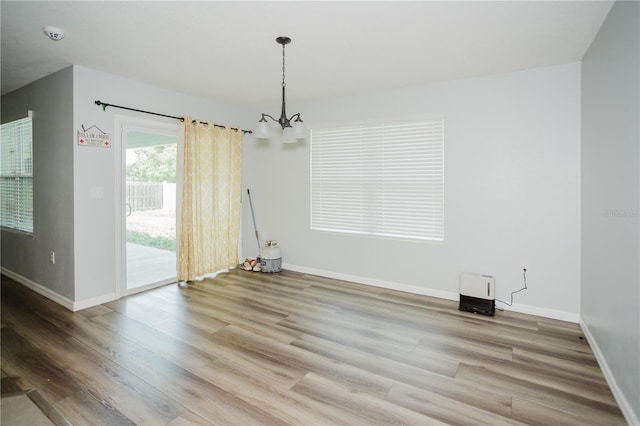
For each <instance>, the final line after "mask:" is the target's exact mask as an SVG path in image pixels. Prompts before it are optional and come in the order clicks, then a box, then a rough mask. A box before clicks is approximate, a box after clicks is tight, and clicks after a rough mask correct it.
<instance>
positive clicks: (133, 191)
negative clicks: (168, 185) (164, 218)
mask: <svg viewBox="0 0 640 426" xmlns="http://www.w3.org/2000/svg"><path fill="white" fill-rule="evenodd" d="M127 203H128V204H129V205H130V206H131V210H132V211H134V212H135V211H143V210H157V209H161V208H162V206H163V197H162V182H127Z"/></svg>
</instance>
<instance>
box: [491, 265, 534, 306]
mask: <svg viewBox="0 0 640 426" xmlns="http://www.w3.org/2000/svg"><path fill="white" fill-rule="evenodd" d="M522 279H523V281H524V287H522V288H521V289H520V290H516V291H512V292H511V303H507V302H505V301H502V300H500V299H496V302H500V303H504V304H505V305H507V306H512V305H513V295H514V294H516V293H520V292H521V291H525V290H527V269H526V268H523V269H522Z"/></svg>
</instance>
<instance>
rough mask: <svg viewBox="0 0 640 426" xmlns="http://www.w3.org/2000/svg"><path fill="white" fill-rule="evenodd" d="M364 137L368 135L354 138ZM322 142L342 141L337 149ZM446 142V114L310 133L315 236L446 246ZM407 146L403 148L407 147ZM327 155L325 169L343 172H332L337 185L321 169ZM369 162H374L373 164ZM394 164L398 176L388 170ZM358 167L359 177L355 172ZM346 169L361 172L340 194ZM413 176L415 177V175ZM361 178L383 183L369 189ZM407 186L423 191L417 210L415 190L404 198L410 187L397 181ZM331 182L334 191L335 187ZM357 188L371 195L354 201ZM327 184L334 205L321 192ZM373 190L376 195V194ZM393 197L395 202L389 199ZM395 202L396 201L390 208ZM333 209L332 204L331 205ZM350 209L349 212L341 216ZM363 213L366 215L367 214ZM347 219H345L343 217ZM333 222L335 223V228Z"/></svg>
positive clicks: (321, 128) (345, 125)
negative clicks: (351, 236)
mask: <svg viewBox="0 0 640 426" xmlns="http://www.w3.org/2000/svg"><path fill="white" fill-rule="evenodd" d="M401 131H402V132H405V131H406V132H407V133H406V136H401V135H402V134H400V132H401ZM332 132H333V133H332ZM340 132H342V133H340ZM358 132H360V133H361V134H360V135H358V136H353V134H357V133H358ZM385 132H386V134H385ZM392 132H396V133H397V134H394V133H392ZM416 132H417V136H416ZM421 132H422V133H421ZM403 134H404V133H403ZM318 137H320V138H323V139H325V138H328V139H331V138H332V137H333V138H334V139H335V140H332V141H330V143H333V144H335V145H336V147H333V148H332V147H329V148H327V147H320V148H319V147H318V143H319V144H321V145H322V144H323V143H324V144H326V143H327V142H326V141H323V140H321V141H320V142H319V140H318ZM403 138H404V139H403ZM444 139H445V117H444V115H437V116H422V117H419V118H414V119H402V120H399V119H390V120H382V121H376V122H370V121H369V122H366V121H363V122H357V123H335V124H327V125H322V126H316V127H314V128H313V129H312V130H311V138H310V144H311V147H310V166H309V167H310V176H309V181H310V182H309V183H310V228H311V230H314V231H323V232H337V233H342V234H355V235H361V236H369V237H378V238H393V239H402V240H412V241H425V242H433V243H443V242H444V231H445V230H444V225H445V223H444V166H445V164H444V149H445V146H444ZM337 140H339V141H338V142H337ZM385 144H386V146H385ZM400 144H403V145H402V147H400ZM405 144H408V145H405ZM347 146H348V147H350V149H351V154H349V153H348V150H349V148H347ZM405 146H408V147H409V150H407V151H404V150H403V149H401V148H404V147H405ZM358 149H360V151H359V154H358V155H359V157H358V155H356V154H354V153H356V152H358ZM374 149H375V150H379V151H380V152H381V154H380V157H381V159H378V158H376V159H374V160H371V158H369V157H371V155H370V154H369V151H370V150H374ZM414 149H416V150H415V151H414ZM341 151H342V152H343V153H345V155H347V156H353V157H354V159H351V157H349V158H348V159H343V158H342V157H340V152H341ZM332 155H333V157H332ZM321 156H325V157H327V158H329V160H330V162H329V163H326V164H325V166H324V169H330V168H331V167H332V166H333V168H334V169H336V168H337V169H339V172H334V171H331V170H329V172H327V173H328V174H329V176H330V175H331V173H335V179H334V180H333V182H330V179H331V176H330V177H329V178H328V177H327V176H326V175H323V173H324V172H325V171H324V170H320V169H322V168H323V166H322V162H321V160H320V159H319V158H320V157H321ZM416 156H419V157H416ZM370 161H372V162H371V163H370V164H368V163H369V162H370ZM378 161H380V163H379V164H384V165H385V167H386V169H385V168H384V167H376V166H377V165H379V164H378ZM358 162H360V164H358ZM389 162H391V163H392V164H395V165H396V166H399V167H397V168H396V169H395V170H394V169H393V168H392V167H389ZM365 163H367V164H365ZM327 164H328V166H327ZM319 165H320V169H319V168H318V167H319ZM405 166H406V168H405ZM348 167H352V168H351V169H347V168H348ZM422 167H424V168H422ZM358 168H360V170H356V169H358ZM378 169H380V170H378ZM346 170H350V172H352V173H354V174H355V175H354V176H355V177H353V176H351V175H348V176H347V177H346V178H345V180H346V182H345V183H344V186H345V187H346V188H345V189H343V188H339V189H335V187H340V186H342V185H341V182H340V181H339V180H336V179H340V178H343V177H344V176H345V173H344V172H345V171H346ZM387 170H389V171H387ZM414 172H416V173H415V174H413V175H412V173H414ZM340 175H342V176H340ZM427 175H428V176H427ZM352 177H353V179H352ZM358 179H360V181H367V182H370V180H371V179H380V182H379V183H377V184H374V185H370V184H369V183H367V185H362V182H358ZM402 179H408V181H407V182H408V184H407V188H409V187H410V186H411V185H416V186H417V188H418V189H417V191H416V192H417V193H418V194H419V196H420V198H419V201H418V202H417V204H416V205H412V204H414V199H412V195H411V194H408V191H405V188H404V186H402V185H401V186H398V182H400V181H402ZM327 182H329V183H327ZM331 183H332V184H333V187H334V188H331V187H330V186H329V185H330V184H331ZM421 183H422V184H424V185H421ZM358 184H360V185H361V186H360V189H361V190H362V192H363V193H365V194H364V195H358V196H357V197H356V196H354V197H353V198H349V196H348V193H349V191H351V194H355V192H357V189H356V187H357V185H358ZM322 185H327V187H328V188H329V189H328V190H327V192H328V193H329V195H328V196H327V197H326V198H327V199H329V201H327V202H326V203H325V206H323V200H321V198H322V195H321V194H324V191H325V190H324V188H319V187H320V186H322ZM369 186H373V187H374V188H373V189H369ZM376 186H377V188H375V187H376ZM363 188H364V189H363ZM341 193H342V195H341ZM371 194H374V195H371ZM390 195H391V196H392V197H389V196H390ZM340 197H344V198H340ZM376 197H379V198H376ZM356 198H357V199H356ZM364 198H367V199H368V198H370V199H371V200H373V201H371V200H365V201H363V199H364ZM392 198H393V199H394V200H395V201H389V200H391V199H392ZM394 203H395V204H397V205H394ZM329 204H331V205H330V206H328V205H329ZM327 206H328V207H327ZM343 206H345V210H346V212H344V211H343V212H342V213H341V210H342V208H343ZM323 207H324V208H323ZM358 208H359V209H361V210H360V212H358ZM341 214H343V215H344V217H342V218H340V215H341ZM405 214H406V216H405ZM358 215H360V216H358ZM320 216H322V217H320ZM374 216H375V217H374ZM334 219H335V222H332V220H334Z"/></svg>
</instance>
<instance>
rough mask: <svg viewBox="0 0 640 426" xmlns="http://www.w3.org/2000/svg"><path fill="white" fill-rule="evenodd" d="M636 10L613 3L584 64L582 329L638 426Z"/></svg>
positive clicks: (639, 13)
mask: <svg viewBox="0 0 640 426" xmlns="http://www.w3.org/2000/svg"><path fill="white" fill-rule="evenodd" d="M639 80H640V4H639V3H637V2H616V3H615V4H614V6H613V8H612V9H611V12H610V13H609V16H608V17H607V19H606V20H605V22H604V24H603V25H602V28H601V29H600V31H599V33H598V35H597V37H596V39H595V40H594V42H593V43H592V45H591V47H590V48H589V50H588V51H587V53H586V55H585V57H584V59H583V63H582V262H581V263H582V300H581V315H582V321H583V327H584V328H585V330H586V332H587V336H589V337H590V343H591V345H592V347H593V348H594V352H595V353H596V355H597V356H598V361H600V364H601V366H602V369H603V371H604V372H605V375H606V376H607V379H608V380H609V384H610V386H611V388H612V390H613V392H614V395H615V396H616V398H617V399H618V403H619V405H620V407H621V408H622V410H623V412H624V413H625V416H626V418H627V420H628V422H629V424H640V310H639V309H638V306H639V303H640V270H639V268H640V266H639V265H640V262H639V260H640V198H639V197H640V194H639V193H640V167H639V164H638V162H639V161H640V81H639Z"/></svg>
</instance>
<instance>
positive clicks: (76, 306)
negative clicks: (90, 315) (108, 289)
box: [72, 292, 118, 312]
mask: <svg viewBox="0 0 640 426" xmlns="http://www.w3.org/2000/svg"><path fill="white" fill-rule="evenodd" d="M116 299H118V297H117V296H116V293H115V292H114V293H109V294H105V295H104V296H98V297H92V298H91V299H85V300H80V301H78V302H73V309H72V310H73V311H74V312H75V311H81V310H82V309H87V308H90V307H92V306H97V305H102V304H103V303H107V302H112V301H114V300H116Z"/></svg>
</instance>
